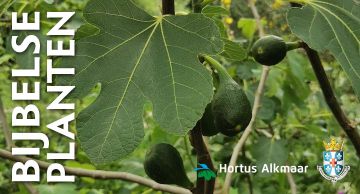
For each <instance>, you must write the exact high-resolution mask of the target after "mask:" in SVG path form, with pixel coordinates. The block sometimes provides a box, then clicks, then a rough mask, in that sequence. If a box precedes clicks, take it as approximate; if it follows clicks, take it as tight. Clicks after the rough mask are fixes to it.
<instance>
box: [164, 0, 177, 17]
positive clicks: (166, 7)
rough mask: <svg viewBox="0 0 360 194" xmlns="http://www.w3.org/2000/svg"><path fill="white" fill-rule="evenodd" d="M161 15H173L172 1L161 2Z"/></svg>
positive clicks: (173, 5) (173, 3)
mask: <svg viewBox="0 0 360 194" xmlns="http://www.w3.org/2000/svg"><path fill="white" fill-rule="evenodd" d="M162 14H163V15H167V14H168V15H175V2H174V0H162Z"/></svg>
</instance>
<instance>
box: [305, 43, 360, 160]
mask: <svg viewBox="0 0 360 194" xmlns="http://www.w3.org/2000/svg"><path fill="white" fill-rule="evenodd" d="M302 47H303V48H304V50H305V52H306V54H307V56H308V58H309V60H310V63H311V66H312V68H313V70H314V72H315V75H316V78H317V79H318V81H319V84H320V88H321V90H322V92H323V94H324V97H325V100H326V103H327V104H328V106H329V108H330V110H331V112H332V113H333V115H334V116H335V118H336V120H337V122H338V123H339V125H340V126H341V127H342V129H343V130H344V131H345V133H346V135H347V136H348V137H349V139H350V141H351V143H352V144H353V145H354V147H355V150H356V153H357V155H358V157H360V135H359V132H358V131H357V129H356V127H355V125H354V124H352V123H351V121H350V120H349V119H348V118H347V116H346V115H345V113H344V111H343V110H342V108H341V106H340V104H339V102H338V101H337V99H336V97H335V94H334V92H333V90H332V87H331V85H330V82H329V80H328V78H327V75H326V73H325V70H324V67H323V66H322V63H321V59H320V56H319V54H318V52H317V51H315V50H313V49H311V48H310V47H309V46H308V45H307V44H306V43H303V46H302Z"/></svg>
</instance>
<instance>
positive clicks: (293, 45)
mask: <svg viewBox="0 0 360 194" xmlns="http://www.w3.org/2000/svg"><path fill="white" fill-rule="evenodd" d="M286 48H287V51H291V50H295V49H298V48H302V42H301V41H297V42H287V43H286Z"/></svg>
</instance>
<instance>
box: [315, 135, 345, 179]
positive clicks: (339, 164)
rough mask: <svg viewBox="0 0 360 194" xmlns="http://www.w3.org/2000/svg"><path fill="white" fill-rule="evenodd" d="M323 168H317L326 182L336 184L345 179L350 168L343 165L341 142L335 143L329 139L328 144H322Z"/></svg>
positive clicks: (334, 140) (333, 139)
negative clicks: (323, 148)
mask: <svg viewBox="0 0 360 194" xmlns="http://www.w3.org/2000/svg"><path fill="white" fill-rule="evenodd" d="M324 147H325V151H324V152H323V166H318V170H319V171H320V174H321V175H322V176H323V177H324V178H325V179H327V180H330V181H332V182H336V181H338V180H340V179H342V178H344V177H345V175H346V174H347V173H348V171H349V170H350V166H346V165H345V161H344V152H343V150H342V147H343V141H341V142H337V141H336V139H335V138H331V140H330V142H329V143H326V142H324Z"/></svg>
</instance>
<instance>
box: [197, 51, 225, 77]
mask: <svg viewBox="0 0 360 194" xmlns="http://www.w3.org/2000/svg"><path fill="white" fill-rule="evenodd" d="M203 57H204V60H205V61H206V62H207V63H208V64H209V65H210V66H211V67H213V68H214V69H216V71H218V73H219V77H220V79H232V77H231V76H230V75H229V73H228V72H227V70H226V69H225V67H224V66H222V65H221V64H220V63H219V62H218V61H217V60H215V59H214V58H212V57H210V56H207V55H205V56H203Z"/></svg>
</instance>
